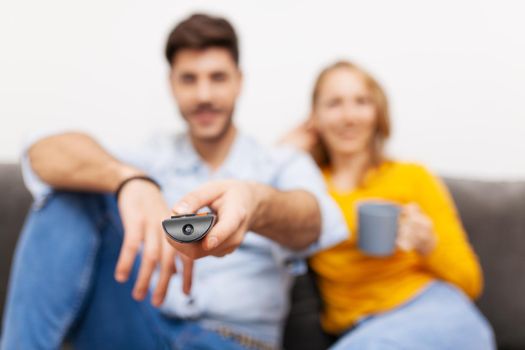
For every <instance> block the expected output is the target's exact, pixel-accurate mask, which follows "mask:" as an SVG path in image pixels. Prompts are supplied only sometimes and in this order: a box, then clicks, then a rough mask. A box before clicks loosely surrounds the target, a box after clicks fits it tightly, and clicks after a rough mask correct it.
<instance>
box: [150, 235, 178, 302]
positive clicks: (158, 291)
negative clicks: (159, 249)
mask: <svg viewBox="0 0 525 350" xmlns="http://www.w3.org/2000/svg"><path fill="white" fill-rule="evenodd" d="M175 272H176V267H175V249H173V248H172V247H170V246H169V245H168V244H163V254H162V261H161V265H160V274H159V279H158V281H157V285H156V286H155V291H154V292H153V298H152V304H153V305H155V306H159V305H160V304H162V301H163V300H164V298H165V297H166V292H167V290H168V286H169V283H170V279H171V276H172V275H173V274H174V273H175Z"/></svg>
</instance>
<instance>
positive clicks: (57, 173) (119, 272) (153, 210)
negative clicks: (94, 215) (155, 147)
mask: <svg viewBox="0 0 525 350" xmlns="http://www.w3.org/2000/svg"><path fill="white" fill-rule="evenodd" d="M28 156H29V161H30V163H31V169H32V171H34V172H35V173H36V175H38V177H39V178H40V179H41V180H43V181H44V182H46V183H47V184H49V185H51V186H52V187H54V188H57V189H65V190H73V191H92V192H110V193H111V192H114V191H115V190H116V189H117V187H118V186H119V184H121V183H122V181H124V180H125V179H127V178H129V177H131V176H134V175H143V172H142V171H141V170H139V169H136V168H134V167H132V166H130V165H127V164H124V163H122V162H119V161H118V160H116V159H115V158H113V157H112V156H111V155H110V154H109V153H108V152H106V151H105V150H104V149H103V148H102V147H101V146H100V145H99V144H98V143H97V142H96V141H95V140H94V139H92V138H91V137H90V136H89V135H86V134H83V133H74V132H70V133H64V134H59V135H54V136H50V137H47V138H43V139H41V140H40V141H38V142H36V143H35V144H33V145H32V146H31V147H30V148H29V150H28ZM118 208H119V211H120V216H121V220H122V224H123V226H124V240H123V243H122V247H121V250H120V256H119V259H118V262H117V266H116V269H115V278H116V280H118V281H119V282H124V281H126V280H127V279H128V277H129V275H130V273H131V269H132V266H133V263H134V261H135V259H136V256H137V254H138V253H139V250H140V248H141V247H142V248H143V250H142V259H141V265H140V269H139V273H138V277H137V280H136V282H135V286H134V289H133V297H134V298H135V299H138V300H142V299H144V298H145V296H146V294H147V291H148V288H149V283H150V279H151V276H152V274H153V271H154V270H155V269H156V268H157V266H158V267H159V268H160V274H159V279H158V283H157V286H156V288H155V291H154V293H153V297H152V303H153V304H154V305H160V303H161V302H162V301H163V299H164V297H165V295H166V291H167V288H168V283H169V280H170V278H171V276H172V274H173V273H175V251H174V249H173V248H172V247H171V246H169V245H168V244H167V242H166V241H165V239H164V237H163V236H164V233H163V231H162V226H161V222H162V220H163V219H165V218H166V217H168V216H169V215H170V210H169V208H168V206H167V203H166V202H165V200H164V198H163V197H162V194H161V192H160V190H159V189H158V188H157V187H156V186H155V185H153V184H152V183H150V182H146V181H140V180H135V181H130V182H128V183H127V184H126V185H125V186H124V187H123V188H122V190H121V192H120V196H119V202H118ZM183 263H184V271H183V279H184V283H183V290H184V292H185V293H189V290H190V288H191V271H192V262H191V261H190V260H189V259H187V258H186V257H184V258H183Z"/></svg>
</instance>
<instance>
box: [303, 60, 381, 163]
mask: <svg viewBox="0 0 525 350" xmlns="http://www.w3.org/2000/svg"><path fill="white" fill-rule="evenodd" d="M338 69H349V70H352V71H355V72H357V73H359V74H360V75H361V76H362V78H363V80H364V82H365V85H366V86H367V87H368V89H369V92H370V96H371V99H372V103H373V104H374V106H375V109H376V130H375V132H374V136H373V142H372V144H371V150H370V151H371V162H372V164H371V165H372V166H378V165H380V164H381V163H382V162H383V161H384V160H385V159H386V157H385V154H384V145H385V142H386V140H387V139H388V137H389V136H390V132H391V124H390V112H389V109H388V100H387V97H386V94H385V92H384V90H383V88H382V87H381V85H379V83H378V82H377V81H376V80H375V79H374V78H373V77H372V76H371V75H370V74H369V73H368V72H366V71H365V70H364V69H362V68H361V67H359V66H357V65H355V64H354V63H352V62H349V61H344V60H343V61H337V62H335V63H333V64H331V65H329V66H328V67H326V68H324V69H323V70H322V71H321V73H319V75H318V76H317V79H316V81H315V84H314V89H313V93H312V111H314V110H315V107H316V106H317V103H318V100H319V95H320V90H321V87H322V84H323V81H324V79H325V78H326V76H327V75H328V74H329V73H331V72H333V71H335V70H338ZM312 155H313V157H314V159H315V160H316V162H317V164H318V165H319V166H320V167H326V166H329V165H330V157H329V153H328V150H327V148H326V146H325V144H324V143H323V141H322V140H320V142H319V143H318V144H317V145H316V147H315V148H314V150H313V151H312Z"/></svg>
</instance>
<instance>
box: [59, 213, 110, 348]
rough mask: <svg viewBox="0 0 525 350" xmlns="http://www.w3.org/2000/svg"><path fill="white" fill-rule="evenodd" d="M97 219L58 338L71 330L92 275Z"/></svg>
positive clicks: (97, 227)
mask: <svg viewBox="0 0 525 350" xmlns="http://www.w3.org/2000/svg"><path fill="white" fill-rule="evenodd" d="M98 221H99V223H96V224H95V226H96V230H97V235H96V236H95V239H94V243H93V244H92V246H91V247H90V251H89V254H88V256H87V258H86V261H85V264H84V266H85V268H84V269H83V270H82V272H81V273H80V276H79V283H78V285H77V287H78V293H75V294H76V297H75V298H74V299H75V300H74V302H73V306H72V307H71V308H69V310H70V312H69V313H66V315H65V316H64V318H63V320H62V324H64V325H68V327H63V328H64V329H63V333H62V334H59V335H58V336H59V337H60V339H65V337H66V336H67V334H68V333H69V331H70V330H71V327H72V326H73V324H74V322H75V319H76V317H77V316H78V315H79V312H80V310H81V308H82V306H83V304H84V301H85V300H84V297H85V295H86V293H87V290H88V289H89V286H90V282H91V277H92V275H93V269H94V265H95V259H96V256H97V254H98V247H99V246H100V239H99V237H98V233H99V232H100V227H101V226H100V222H101V221H102V220H101V219H100V218H99V220H98Z"/></svg>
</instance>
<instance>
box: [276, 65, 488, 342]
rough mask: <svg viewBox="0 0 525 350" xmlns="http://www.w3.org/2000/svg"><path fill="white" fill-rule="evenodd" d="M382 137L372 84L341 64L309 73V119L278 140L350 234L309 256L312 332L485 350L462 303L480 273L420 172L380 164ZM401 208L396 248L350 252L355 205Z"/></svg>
mask: <svg viewBox="0 0 525 350" xmlns="http://www.w3.org/2000/svg"><path fill="white" fill-rule="evenodd" d="M389 134H390V120H389V112H388V106H387V99H386V96H385V94H384V92H383V90H382V88H381V87H380V86H379V84H378V83H377V82H376V81H375V80H374V79H373V78H372V77H371V76H370V75H369V74H367V73H366V72H365V71H363V70H362V69H361V68H359V67H357V66H356V65H354V64H352V63H350V62H337V63H335V64H333V65H331V66H329V67H327V68H326V69H324V70H323V71H322V72H321V74H320V75H319V77H318V79H317V82H316V83H315V87H314V91H313V96H312V112H311V118H310V119H309V120H308V121H307V122H306V123H305V124H304V125H302V126H301V127H299V128H298V129H296V130H294V131H292V132H291V133H290V134H288V135H287V136H286V137H285V139H284V142H285V143H289V144H292V145H295V146H297V147H300V148H302V149H304V150H306V151H309V152H311V153H312V155H313V156H314V158H315V159H316V161H317V162H318V164H319V165H320V167H321V169H322V171H323V174H324V177H325V180H326V183H327V185H328V188H329V191H330V193H331V195H332V196H333V198H334V199H335V201H336V202H337V203H338V204H339V206H340V207H341V209H342V211H343V213H344V216H345V219H346V221H347V224H348V228H349V231H350V232H351V234H350V236H349V238H348V240H346V241H345V242H343V243H341V244H339V245H337V246H335V247H333V248H331V249H329V250H326V251H324V252H321V253H319V254H317V255H316V256H314V257H313V258H312V259H311V261H310V263H311V267H312V269H313V270H314V271H315V273H316V274H317V276H318V283H319V287H320V291H321V295H322V297H323V300H324V305H325V308H324V313H323V315H322V325H323V328H324V329H325V331H327V332H328V333H330V334H333V335H335V336H337V337H338V340H337V342H336V343H335V344H334V349H349V348H350V349H394V348H395V349H476V350H480V349H491V348H493V347H494V339H493V335H492V331H491V329H490V326H489V324H488V322H487V321H486V320H485V319H484V318H483V316H482V315H481V313H480V312H479V311H478V310H477V309H476V307H475V306H474V304H473V303H472V301H471V299H475V298H476V297H478V296H479V295H480V293H481V290H482V274H481V269H480V266H479V263H478V260H477V258H476V256H475V254H474V252H473V250H472V248H471V247H470V245H469V243H468V240H467V238H466V235H465V232H464V230H463V228H462V226H461V223H460V221H459V219H458V216H457V213H456V210H455V208H454V205H453V202H452V200H451V198H450V196H449V194H448V192H447V190H446V188H445V187H444V186H443V184H442V183H441V182H440V181H439V180H438V179H437V178H436V177H435V176H433V175H432V174H431V173H430V172H429V171H428V170H426V169H425V168H424V167H423V166H421V165H418V164H412V163H403V162H399V161H396V160H391V159H388V158H386V157H385V155H384V152H383V146H384V143H385V141H386V140H387V138H388V137H389ZM372 198H373V199H378V198H381V199H383V200H387V201H390V202H395V203H398V204H400V205H402V210H401V215H400V219H399V227H398V233H397V241H396V246H397V249H396V251H395V252H394V253H393V254H392V255H391V256H389V257H386V258H377V257H370V256H367V255H366V254H365V253H363V252H361V251H360V250H359V249H358V247H357V245H356V242H357V235H358V230H357V227H356V226H357V225H356V224H357V222H356V204H357V203H358V202H361V201H364V200H367V199H372Z"/></svg>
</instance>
